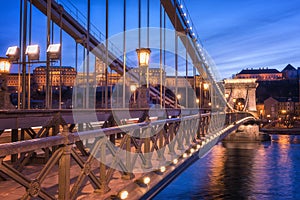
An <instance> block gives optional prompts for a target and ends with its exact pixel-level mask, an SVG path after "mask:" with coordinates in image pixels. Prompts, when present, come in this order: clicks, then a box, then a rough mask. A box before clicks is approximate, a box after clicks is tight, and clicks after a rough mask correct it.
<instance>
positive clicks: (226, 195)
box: [155, 135, 300, 200]
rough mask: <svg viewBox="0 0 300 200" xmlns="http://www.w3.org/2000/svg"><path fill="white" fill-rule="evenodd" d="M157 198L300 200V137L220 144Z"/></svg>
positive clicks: (274, 136)
mask: <svg viewBox="0 0 300 200" xmlns="http://www.w3.org/2000/svg"><path fill="white" fill-rule="evenodd" d="M155 199H156V200H161V199H168V200H169V199H233V200H235V199H259V200H260V199H272V200H273V199H300V136H293V135H272V141H271V142H265V143H259V144H256V143H252V144H245V143H223V144H222V143H220V144H218V145H217V146H215V147H214V148H213V150H212V151H211V152H210V153H209V154H208V155H207V156H206V157H204V158H202V159H200V160H198V161H197V162H196V163H194V164H193V165H192V166H191V167H189V168H188V169H187V170H186V171H185V172H184V173H182V174H181V175H180V176H179V177H178V178H177V179H175V180H174V181H173V182H172V183H171V184H170V185H169V186H168V187H167V188H165V189H164V190H163V191H162V192H161V193H160V194H158V195H157V196H156V198H155Z"/></svg>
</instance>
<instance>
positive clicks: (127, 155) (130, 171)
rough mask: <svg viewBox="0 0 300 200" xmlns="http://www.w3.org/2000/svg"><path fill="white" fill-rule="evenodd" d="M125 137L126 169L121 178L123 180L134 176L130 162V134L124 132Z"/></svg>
mask: <svg viewBox="0 0 300 200" xmlns="http://www.w3.org/2000/svg"><path fill="white" fill-rule="evenodd" d="M124 139H126V146H125V147H126V169H127V170H128V171H127V172H126V173H125V174H124V175H123V176H122V178H123V179H125V180H131V179H133V178H134V174H133V173H132V170H133V169H132V163H131V136H130V134H128V133H126V135H125V136H124Z"/></svg>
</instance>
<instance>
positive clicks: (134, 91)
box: [130, 85, 137, 105]
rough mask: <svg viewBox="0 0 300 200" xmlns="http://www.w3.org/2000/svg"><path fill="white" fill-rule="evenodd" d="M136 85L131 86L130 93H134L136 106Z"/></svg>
mask: <svg viewBox="0 0 300 200" xmlns="http://www.w3.org/2000/svg"><path fill="white" fill-rule="evenodd" d="M136 89H137V88H136V85H131V86H130V91H131V93H133V105H135V103H136V97H135V95H136Z"/></svg>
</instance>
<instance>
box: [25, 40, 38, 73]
mask: <svg viewBox="0 0 300 200" xmlns="http://www.w3.org/2000/svg"><path fill="white" fill-rule="evenodd" d="M25 54H26V55H27V56H28V59H29V60H39V59H40V47H39V46H38V45H37V44H35V45H29V46H27V48H26V51H25ZM29 73H30V72H29Z"/></svg>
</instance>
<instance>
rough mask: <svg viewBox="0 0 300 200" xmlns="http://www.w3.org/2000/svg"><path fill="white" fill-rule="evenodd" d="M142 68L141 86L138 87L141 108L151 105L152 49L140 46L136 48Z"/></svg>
mask: <svg viewBox="0 0 300 200" xmlns="http://www.w3.org/2000/svg"><path fill="white" fill-rule="evenodd" d="M136 52H137V55H138V62H139V69H140V87H139V89H138V97H137V101H138V106H139V107H140V108H148V107H149V88H148V82H149V80H148V73H147V71H148V67H149V58H150V53H151V50H150V49H149V48H140V49H137V50H136Z"/></svg>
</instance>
